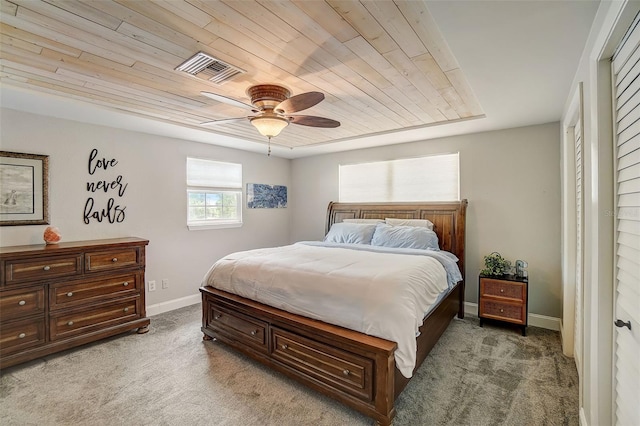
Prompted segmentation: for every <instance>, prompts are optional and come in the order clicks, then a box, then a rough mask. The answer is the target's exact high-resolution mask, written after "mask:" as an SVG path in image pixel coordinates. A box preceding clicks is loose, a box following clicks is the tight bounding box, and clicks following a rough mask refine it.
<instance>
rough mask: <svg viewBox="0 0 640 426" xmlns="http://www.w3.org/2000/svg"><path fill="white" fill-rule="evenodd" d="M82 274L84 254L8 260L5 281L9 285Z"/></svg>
mask: <svg viewBox="0 0 640 426" xmlns="http://www.w3.org/2000/svg"><path fill="white" fill-rule="evenodd" d="M80 274H82V254H77V255H71V256H56V257H42V258H36V259H29V260H7V261H6V263H5V283H6V284H8V285H10V284H15V283H22V282H25V281H42V280H47V279H51V278H59V277H66V276H73V275H80Z"/></svg>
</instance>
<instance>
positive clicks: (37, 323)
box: [0, 318, 45, 355]
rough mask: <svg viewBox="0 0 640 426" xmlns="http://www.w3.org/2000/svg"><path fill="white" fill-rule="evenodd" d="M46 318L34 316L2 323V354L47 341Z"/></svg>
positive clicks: (0, 351)
mask: <svg viewBox="0 0 640 426" xmlns="http://www.w3.org/2000/svg"><path fill="white" fill-rule="evenodd" d="M44 325H45V324H44V318H32V319H28V320H22V321H15V322H10V323H7V324H2V328H1V329H0V354H2V355H6V354H10V353H14V352H17V351H20V350H23V349H26V348H29V347H32V346H37V345H39V344H42V343H44V341H45V326H44Z"/></svg>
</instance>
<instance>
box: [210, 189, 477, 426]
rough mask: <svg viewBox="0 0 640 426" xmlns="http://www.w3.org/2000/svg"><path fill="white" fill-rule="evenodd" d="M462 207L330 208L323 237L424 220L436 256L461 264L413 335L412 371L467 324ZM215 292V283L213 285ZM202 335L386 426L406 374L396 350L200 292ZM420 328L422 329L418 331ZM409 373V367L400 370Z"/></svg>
mask: <svg viewBox="0 0 640 426" xmlns="http://www.w3.org/2000/svg"><path fill="white" fill-rule="evenodd" d="M466 206H467V201H466V200H463V201H460V202H430V203H376V204H373V203H330V204H329V207H328V210H327V222H326V229H325V231H326V232H325V233H327V232H329V230H330V229H331V227H332V225H334V224H337V223H341V222H343V221H345V220H347V221H348V220H349V219H351V220H353V219H370V220H371V219H380V220H384V219H386V218H397V219H427V220H429V221H430V222H431V223H433V231H434V232H435V234H436V235H437V237H438V243H439V246H440V249H441V250H445V251H448V252H451V253H453V254H454V255H455V256H456V257H457V258H458V265H459V270H460V272H461V273H462V279H460V280H459V281H457V282H455V283H453V284H452V285H449V286H448V287H447V289H446V290H445V291H444V293H443V295H442V296H440V297H439V298H438V302H437V304H436V305H435V307H433V308H432V309H431V310H430V311H429V313H428V314H427V315H426V316H425V317H424V320H423V321H422V325H420V326H419V332H418V333H416V334H417V337H415V342H414V346H415V347H414V349H415V367H413V371H415V370H416V369H417V368H418V367H419V366H420V365H421V364H422V362H423V361H424V359H425V358H426V356H427V354H428V353H429V351H430V350H431V348H433V346H434V345H435V344H436V342H437V341H438V339H439V337H440V336H441V335H442V334H443V333H444V331H445V330H446V328H447V326H448V325H449V323H450V321H451V319H452V318H453V317H454V316H456V315H457V316H458V317H459V318H463V317H464V309H463V306H464V305H463V303H464V242H465V214H466ZM212 284H214V285H215V283H212ZM200 291H201V293H202V332H203V333H204V339H205V340H212V339H215V340H219V341H221V342H224V343H225V344H228V345H229V346H231V347H233V348H235V349H237V350H238V351H240V352H242V353H244V354H246V355H248V356H250V357H251V358H253V359H255V360H257V361H259V362H261V363H263V364H265V365H267V366H268V367H270V368H273V369H274V370H277V371H279V372H281V373H284V374H285V375H287V376H289V377H291V378H293V379H296V380H298V381H299V382H301V383H303V384H304V385H306V386H308V387H310V388H312V389H315V390H316V391H319V392H321V393H323V394H325V395H327V396H330V397H332V398H334V399H336V400H338V401H340V402H342V403H344V404H346V405H348V406H351V407H352V408H354V409H356V410H358V411H360V412H362V413H363V414H365V415H367V416H369V417H372V418H373V419H374V420H375V421H376V423H378V424H380V425H389V424H391V421H392V419H393V417H394V415H395V408H394V402H395V399H396V398H397V396H398V395H399V394H400V392H401V391H402V390H403V389H404V387H405V386H406V384H407V383H408V382H409V380H410V379H409V378H407V377H406V376H409V377H410V376H411V372H409V374H407V373H406V372H405V371H403V372H402V373H401V371H400V370H399V369H398V366H397V365H396V357H395V355H396V351H399V348H398V343H396V342H395V341H391V340H388V339H384V338H380V337H375V336H373V335H370V334H365V333H362V332H359V331H355V330H353V329H349V328H345V327H341V326H338V325H333V324H330V323H328V322H324V321H320V320H317V319H313V318H309V317H307V316H303V315H300V314H296V313H291V312H288V311H287V310H284V309H279V308H276V307H273V306H270V305H268V304H265V303H261V302H258V301H256V300H252V299H250V298H248V297H242V296H240V295H238V294H234V293H232V292H229V291H224V290H221V289H219V288H214V287H213V286H210V285H203V286H202V287H201V288H200ZM418 325H419V324H418ZM405 368H406V367H405Z"/></svg>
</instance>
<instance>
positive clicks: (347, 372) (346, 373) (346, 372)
mask: <svg viewBox="0 0 640 426" xmlns="http://www.w3.org/2000/svg"><path fill="white" fill-rule="evenodd" d="M349 373H351V372H350V371H349V370H342V374H344V375H345V376H348V375H349Z"/></svg>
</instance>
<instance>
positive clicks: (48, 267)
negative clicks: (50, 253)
mask: <svg viewBox="0 0 640 426" xmlns="http://www.w3.org/2000/svg"><path fill="white" fill-rule="evenodd" d="M42 269H44V270H45V271H48V270H49V269H51V266H49V265H47V266H45V267H44V268H42Z"/></svg>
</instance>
